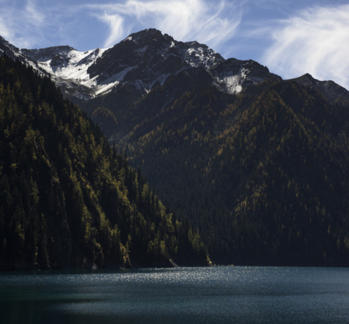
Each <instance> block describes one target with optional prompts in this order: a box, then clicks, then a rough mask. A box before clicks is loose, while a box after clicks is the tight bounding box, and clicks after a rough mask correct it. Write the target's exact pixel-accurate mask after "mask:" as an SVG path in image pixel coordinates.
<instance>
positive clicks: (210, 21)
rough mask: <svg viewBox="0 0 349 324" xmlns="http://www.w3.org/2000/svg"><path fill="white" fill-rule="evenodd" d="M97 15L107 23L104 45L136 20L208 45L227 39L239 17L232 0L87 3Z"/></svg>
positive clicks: (125, 32) (139, 24)
mask: <svg viewBox="0 0 349 324" xmlns="http://www.w3.org/2000/svg"><path fill="white" fill-rule="evenodd" d="M88 7H89V8H91V9H93V10H94V14H96V12H98V11H100V13H97V14H96V15H97V17H98V18H99V19H100V20H101V21H103V22H105V23H107V24H108V25H109V28H110V35H109V36H108V38H107V39H106V41H105V46H106V47H108V46H111V45H114V44H115V43H116V42H118V41H120V40H122V38H124V37H126V36H127V35H128V33H129V32H130V31H131V30H132V28H133V27H134V25H133V24H134V21H137V27H138V29H140V28H148V27H155V28H158V29H159V30H161V31H162V32H164V33H168V34H170V35H172V36H173V37H174V38H175V39H177V40H197V41H199V42H203V43H207V44H209V45H210V46H211V47H215V46H218V45H219V44H220V43H222V42H224V41H227V40H228V39H230V38H231V37H232V36H233V35H234V34H235V32H236V30H237V28H238V26H239V23H240V21H241V10H239V9H238V7H237V6H235V5H233V4H232V2H230V3H228V1H226V0H221V1H220V2H219V3H211V2H209V1H204V0H191V1H186V0H168V1H166V2H165V1H160V0H150V1H141V0H126V1H125V2H123V3H119V4H108V5H89V6H88Z"/></svg>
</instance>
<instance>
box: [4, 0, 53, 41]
mask: <svg viewBox="0 0 349 324" xmlns="http://www.w3.org/2000/svg"><path fill="white" fill-rule="evenodd" d="M1 7H2V8H1V16H0V34H1V35H2V36H3V37H5V38H7V39H8V40H9V41H10V42H11V43H13V44H15V45H16V46H19V47H29V46H31V45H32V44H35V43H36V42H37V40H38V39H40V38H41V37H42V29H41V28H42V27H43V24H44V22H45V19H46V17H45V14H44V13H43V11H42V10H41V9H40V8H39V7H38V6H37V5H36V3H35V1H33V0H28V1H25V4H24V6H23V7H21V8H18V7H16V6H15V1H14V2H12V1H11V2H8V1H5V2H3V3H2V4H1Z"/></svg>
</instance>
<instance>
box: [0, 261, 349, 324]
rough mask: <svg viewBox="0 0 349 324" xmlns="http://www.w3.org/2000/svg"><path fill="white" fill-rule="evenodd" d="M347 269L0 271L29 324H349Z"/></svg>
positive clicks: (9, 298) (0, 286) (1, 305)
mask: <svg viewBox="0 0 349 324" xmlns="http://www.w3.org/2000/svg"><path fill="white" fill-rule="evenodd" d="M348 309H349V269H344V268H343V269H341V268H278V267H213V268H173V269H138V270H117V271H102V270H101V271H89V272H78V271H76V272H67V271H66V272H63V271H61V272H55V271H52V272H41V273H23V272H22V273H3V274H0V313H1V314H2V318H4V319H5V322H4V323H6V324H7V323H9V324H15V323H16V324H17V323H21V324H25V323H28V324H31V323H35V324H38V323H50V324H51V323H53V324H55V323H64V324H69V323H74V324H75V323H96V321H97V322H98V323H106V324H107V323H180V324H186V323H194V324H195V323H283V324H285V323H306V324H307V323H341V324H342V323H349V311H348Z"/></svg>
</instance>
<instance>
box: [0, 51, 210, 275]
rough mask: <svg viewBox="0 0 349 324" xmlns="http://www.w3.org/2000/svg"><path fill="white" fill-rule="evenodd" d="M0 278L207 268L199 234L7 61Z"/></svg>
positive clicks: (64, 106)
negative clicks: (36, 272)
mask: <svg viewBox="0 0 349 324" xmlns="http://www.w3.org/2000/svg"><path fill="white" fill-rule="evenodd" d="M0 134H1V135H0V270H26V269H52V268H53V269H62V268H71V267H77V268H96V267H100V268H104V267H125V266H132V265H133V266H143V267H144V266H153V267H154V266H171V265H173V264H174V263H178V264H180V265H181V264H182V265H185V264H186V265H208V264H209V258H208V254H207V249H206V247H205V246H204V244H203V243H202V241H201V239H200V236H199V234H198V232H197V231H196V230H195V229H193V228H191V227H190V226H189V225H188V224H187V223H185V224H184V223H182V222H180V221H179V220H177V219H176V216H175V215H174V214H172V213H170V212H169V210H168V209H167V208H166V207H165V206H164V205H163V204H162V202H161V201H160V200H159V198H158V196H157V195H155V194H154V192H153V191H152V190H151V189H150V188H149V185H148V183H147V182H146V181H145V180H144V178H143V177H142V175H141V171H140V170H138V171H136V170H134V169H132V168H131V167H130V166H129V164H128V162H127V160H126V158H125V157H124V156H122V155H120V154H118V153H117V152H116V149H115V147H114V148H112V147H111V146H110V145H109V144H108V141H107V139H106V138H105V137H104V136H103V134H102V133H101V131H100V129H99V128H98V127H97V126H96V125H95V124H94V123H93V122H92V121H91V120H90V119H88V118H87V117H86V115H85V114H84V113H83V112H82V111H81V110H80V109H79V108H78V107H77V106H76V105H74V104H72V103H71V102H70V101H68V100H67V99H64V98H63V96H62V94H61V92H60V91H59V90H58V89H57V88H56V86H55V84H54V83H53V82H52V81H51V80H50V79H49V78H47V77H41V76H39V75H38V72H37V71H35V70H34V69H33V68H32V67H31V66H25V65H24V64H22V63H21V62H19V61H13V60H12V59H11V58H9V57H8V56H7V55H3V56H2V57H1V58H0Z"/></svg>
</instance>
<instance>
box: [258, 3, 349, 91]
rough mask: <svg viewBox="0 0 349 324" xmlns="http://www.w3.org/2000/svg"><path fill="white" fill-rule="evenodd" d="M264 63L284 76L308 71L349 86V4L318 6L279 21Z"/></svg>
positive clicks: (322, 78) (297, 74)
mask: <svg viewBox="0 0 349 324" xmlns="http://www.w3.org/2000/svg"><path fill="white" fill-rule="evenodd" d="M279 23H280V25H279V26H278V27H277V28H276V29H275V30H274V31H271V34H272V38H273V41H274V42H273V44H272V46H271V47H270V48H269V49H268V50H267V51H266V52H265V54H264V57H263V59H262V60H263V63H264V64H266V65H267V66H268V67H269V68H270V70H272V71H273V72H275V73H277V74H280V75H282V76H283V77H284V78H293V77H297V76H300V75H302V74H304V73H306V72H308V73H310V74H312V75H313V76H314V77H315V78H318V79H320V80H324V79H332V80H334V81H335V82H337V83H339V84H341V85H343V86H345V87H346V88H347V89H349V59H348V58H349V5H342V6H339V7H336V8H331V7H322V8H321V7H316V8H312V9H307V10H304V11H302V12H300V13H299V14H298V15H297V16H294V17H291V18H289V19H287V20H282V21H280V22H279Z"/></svg>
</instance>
